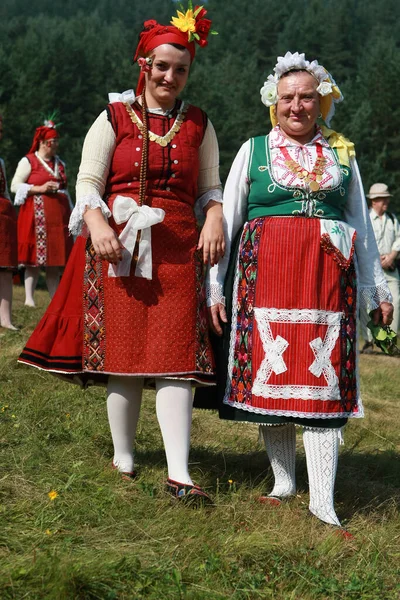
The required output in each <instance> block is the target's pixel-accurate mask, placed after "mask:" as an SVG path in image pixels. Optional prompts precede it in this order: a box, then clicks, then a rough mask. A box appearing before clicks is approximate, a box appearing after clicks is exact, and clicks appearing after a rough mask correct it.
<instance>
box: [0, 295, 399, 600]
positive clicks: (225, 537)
mask: <svg viewBox="0 0 400 600" xmlns="http://www.w3.org/2000/svg"><path fill="white" fill-rule="evenodd" d="M37 297H38V308H37V309H33V310H32V309H27V308H25V307H23V295H22V290H21V289H20V288H16V298H15V303H14V306H15V314H16V318H15V322H16V324H18V325H20V326H21V331H20V332H18V333H11V332H4V331H3V330H0V347H1V362H0V386H1V387H0V449H1V454H0V464H1V474H0V495H1V498H0V500H1V507H0V513H1V524H2V526H1V528H0V589H1V590H2V591H1V593H0V597H1V598H2V599H3V598H5V599H11V598H18V599H19V598H29V599H33V598H45V599H48V598H50V599H57V600H58V599H64V598H65V599H76V598H78V599H101V600H103V599H115V598H118V599H131V598H149V599H154V600H155V599H157V600H158V599H171V600H172V599H176V598H185V599H202V600H203V599H204V600H205V599H207V600H208V599H214V598H215V599H220V598H221V599H223V598H226V599H230V600H242V599H258V598H271V599H272V598H273V599H282V600H287V599H296V600H297V599H301V600H312V599H320V598H322V599H325V598H326V599H331V598H332V599H351V600H353V599H354V600H359V599H360V598H362V599H367V600H378V599H380V600H381V599H385V600H386V599H387V600H395V599H396V600H397V599H398V598H399V595H400V587H399V583H398V582H399V579H400V572H399V564H400V551H399V545H400V519H399V515H398V503H399V497H400V493H399V492H400V461H399V446H400V441H399V437H400V436H399V416H400V369H399V366H400V360H398V359H394V358H388V357H384V356H381V355H372V356H362V360H361V372H362V385H363V399H364V404H365V408H366V415H367V416H366V418H365V419H363V420H355V421H353V422H351V423H350V424H349V425H348V427H347V428H346V432H345V441H346V444H345V446H343V447H342V448H341V456H340V462H339V473H338V479H337V493H336V505H337V509H338V513H339V514H340V516H341V517H342V519H343V520H344V521H345V523H346V526H347V527H348V529H349V530H350V531H351V532H352V533H353V534H355V539H354V540H353V541H350V542H348V541H347V542H346V541H344V540H342V539H340V538H338V537H336V535H334V534H333V532H332V531H331V530H330V528H329V527H325V526H324V525H322V524H320V523H319V522H318V521H316V520H314V519H312V518H310V517H309V516H308V511H307V505H308V496H307V476H306V470H305V462H304V453H303V449H302V443H301V434H300V432H299V433H298V458H297V479H298V491H299V493H298V496H297V497H296V498H295V499H294V501H293V502H290V503H287V504H285V505H283V506H281V507H279V508H272V507H266V506H265V505H260V504H259V503H258V502H257V496H258V495H259V494H260V493H261V492H264V491H266V490H269V489H270V488H271V485H272V477H271V473H270V469H269V465H268V461H267V459H266V456H265V452H264V450H263V448H262V447H261V445H259V443H258V434H257V429H256V428H255V427H253V426H250V425H244V424H241V425H240V424H231V423H226V422H221V421H219V420H218V419H217V418H216V416H215V415H214V414H212V413H210V412H200V411H195V414H194V420H193V435H192V438H193V444H192V452H191V458H190V460H191V470H192V472H193V474H194V477H195V479H196V480H197V481H198V482H199V483H200V484H201V485H202V486H204V487H205V488H206V489H207V491H209V492H210V494H211V495H212V496H213V498H214V499H215V506H214V507H212V508H210V509H199V510H192V509H189V508H185V507H183V506H179V505H178V506H177V505H175V504H174V503H173V502H171V500H170V499H169V498H168V496H167V495H166V494H165V491H164V486H163V482H164V481H165V478H166V466H165V458H164V453H163V447H162V442H161V436H160V433H159V429H158V425H157V421H156V418H155V411H154V394H153V393H152V392H146V396H145V400H144V405H143V411H142V415H141V420H140V424H139V430H138V439H137V459H138V467H139V471H140V475H139V478H138V480H137V481H136V482H134V483H132V482H124V481H121V480H120V478H119V476H118V474H117V473H116V472H115V471H113V470H112V469H111V468H110V464H111V457H112V444H111V439H110V435H109V431H108V425H107V420H106V411H105V402H104V389H102V388H92V389H90V390H87V391H86V392H82V391H81V390H80V389H79V388H78V387H75V386H71V385H68V384H66V383H63V382H62V381H60V380H58V379H56V378H54V377H52V376H50V375H48V374H45V373H42V372H41V371H37V370H36V369H31V368H28V367H24V366H17V364H16V357H17V355H18V353H19V352H20V351H21V350H22V348H23V345H24V343H25V341H26V339H27V337H28V335H29V333H30V332H31V331H32V330H33V328H34V326H35V323H36V322H37V320H38V319H39V316H40V315H41V314H42V313H43V310H44V308H45V306H46V304H47V294H46V293H45V292H44V291H39V292H38V293H37Z"/></svg>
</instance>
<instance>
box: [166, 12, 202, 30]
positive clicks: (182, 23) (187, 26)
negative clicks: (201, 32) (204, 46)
mask: <svg viewBox="0 0 400 600" xmlns="http://www.w3.org/2000/svg"><path fill="white" fill-rule="evenodd" d="M177 14H178V16H177V17H172V21H171V23H172V25H175V27H176V28H177V29H179V30H180V31H182V32H183V33H185V32H186V31H188V32H189V33H195V32H196V19H195V16H194V13H193V10H191V9H189V10H187V11H186V13H185V14H184V13H183V12H181V11H180V10H178V11H177Z"/></svg>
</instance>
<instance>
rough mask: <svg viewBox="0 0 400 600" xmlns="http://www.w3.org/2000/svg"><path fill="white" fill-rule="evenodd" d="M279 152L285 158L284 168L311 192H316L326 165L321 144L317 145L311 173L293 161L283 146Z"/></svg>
mask: <svg viewBox="0 0 400 600" xmlns="http://www.w3.org/2000/svg"><path fill="white" fill-rule="evenodd" d="M281 152H282V154H283V156H284V157H285V166H286V168H287V169H289V171H290V172H291V173H293V174H294V175H296V177H298V179H301V180H302V181H304V183H305V184H306V185H308V187H309V188H310V190H311V191H312V192H318V190H319V188H320V183H321V181H322V175H323V172H324V168H325V165H326V163H327V160H326V158H325V157H324V155H323V153H322V146H321V144H317V160H316V161H315V164H314V167H313V170H312V171H308V170H307V169H305V168H304V167H302V166H301V165H299V163H297V162H296V161H295V160H293V159H292V158H291V156H290V154H289V151H288V149H287V148H286V147H285V146H282V147H281Z"/></svg>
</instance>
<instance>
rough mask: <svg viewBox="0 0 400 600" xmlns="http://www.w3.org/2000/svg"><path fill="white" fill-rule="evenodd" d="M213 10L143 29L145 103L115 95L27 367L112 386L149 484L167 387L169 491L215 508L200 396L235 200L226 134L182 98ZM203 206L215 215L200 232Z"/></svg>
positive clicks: (141, 94)
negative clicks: (226, 209)
mask: <svg viewBox="0 0 400 600" xmlns="http://www.w3.org/2000/svg"><path fill="white" fill-rule="evenodd" d="M205 13H206V11H205V10H204V9H202V8H200V9H194V10H193V9H189V10H188V11H187V12H186V13H185V14H183V13H178V17H176V18H174V19H173V21H172V22H171V23H172V24H171V25H167V26H164V25H159V24H158V23H157V22H156V21H153V20H152V21H146V23H145V24H144V30H143V32H142V33H141V34H140V39H139V44H138V47H137V50H136V55H135V61H136V60H137V62H138V63H139V65H140V68H141V73H140V78H139V83H138V87H137V90H136V94H137V95H136V96H135V94H134V93H133V91H132V90H129V91H128V92H124V93H123V94H121V95H119V94H111V95H110V100H111V103H110V104H109V105H108V106H107V109H106V110H105V111H104V112H102V113H101V114H100V116H99V117H98V118H97V120H96V121H95V123H94V124H93V125H92V127H91V129H90V131H89V133H88V134H87V137H86V140H85V143H84V147H83V153H82V162H81V166H80V170H79V175H78V181H77V204H76V207H75V209H74V211H73V214H72V216H71V221H70V228H71V230H72V232H73V233H77V234H78V233H80V232H81V229H82V226H83V235H81V236H80V237H78V239H77V242H76V244H75V247H74V250H73V253H72V255H71V259H70V261H69V263H68V265H67V268H66V271H65V274H64V276H63V279H62V282H61V285H60V287H59V289H58V291H57V294H56V296H55V298H54V300H53V302H52V303H51V304H50V307H49V309H48V311H47V313H46V315H45V316H44V318H43V319H42V321H41V323H40V324H39V326H38V328H37V329H36V331H35V332H34V334H33V335H32V337H31V338H30V340H29V341H28V343H27V346H26V348H25V349H24V352H23V353H22V355H21V357H20V360H21V362H25V363H28V364H33V365H35V366H38V367H40V368H43V369H47V370H49V371H52V372H55V373H63V374H64V376H65V377H67V378H68V377H69V378H70V379H73V380H74V381H75V382H80V383H81V384H83V385H88V384H106V385H107V395H108V397H107V408H108V416H109V422H110V427H111V433H112V438H113V442H114V459H113V464H114V466H115V467H116V468H118V469H119V471H121V472H122V473H123V474H124V476H125V477H127V476H128V477H134V476H135V475H136V472H135V465H134V457H133V454H132V446H133V443H134V439H135V433H136V426H137V422H138V418H139V410H140V404H141V396H142V390H143V387H144V386H147V385H152V386H155V388H156V393H157V397H156V410H157V417H158V421H159V424H160V428H161V432H162V436H163V440H164V445H165V450H166V457H167V462H168V482H167V487H168V490H169V491H170V492H171V493H172V494H173V495H174V496H176V497H177V498H185V497H186V498H188V497H190V498H193V497H195V496H197V497H198V498H203V499H204V498H205V499H207V496H206V494H205V493H204V492H203V491H202V490H201V489H200V488H199V487H197V486H195V485H194V484H193V481H192V479H191V477H190V474H189V471H188V454H189V445H190V427H191V416H192V404H193V400H192V392H191V386H192V384H193V383H198V384H209V383H212V381H213V379H214V362H213V357H212V354H211V351H210V346H209V339H208V331H207V315H206V302H205V297H204V293H203V272H204V264H205V263H207V262H208V261H210V262H211V264H214V263H215V262H216V261H217V260H218V258H219V257H220V256H221V255H222V254H223V251H224V242H223V233H222V210H221V204H220V202H221V196H222V194H221V187H220V179H219V169H218V165H219V157H218V145H217V140H216V136H215V132H214V129H213V126H212V124H211V122H210V121H209V120H208V118H207V115H206V114H205V113H204V112H203V111H202V110H200V109H199V108H197V107H195V106H192V105H189V104H187V103H185V102H182V101H181V100H179V99H178V96H179V95H180V93H181V92H182V91H183V89H184V87H185V84H186V81H187V78H188V75H189V70H190V67H191V63H192V61H193V59H194V54H195V42H197V43H198V44H199V45H200V46H205V45H206V44H207V34H208V32H209V30H210V26H211V21H209V20H208V19H206V18H204V16H205ZM195 208H196V209H197V210H199V211H200V212H202V213H203V214H204V215H205V224H204V227H203V229H202V231H201V233H200V236H199V232H198V228H197V223H196V218H195ZM88 232H89V234H90V237H89V238H88V239H86V238H87V233H88ZM85 236H86V237H85Z"/></svg>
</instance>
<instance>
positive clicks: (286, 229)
mask: <svg viewBox="0 0 400 600" xmlns="http://www.w3.org/2000/svg"><path fill="white" fill-rule="evenodd" d="M356 295H357V292H356V273H355V267H354V262H353V258H352V256H351V258H350V259H349V260H348V261H347V262H346V261H343V260H341V258H340V256H339V255H338V252H337V250H336V249H335V247H333V246H330V245H329V242H327V240H326V239H324V238H322V237H321V229H320V220H319V219H305V218H290V217H283V218H280V217H272V218H271V217H269V218H268V217H265V218H259V219H254V220H253V221H250V222H249V223H247V224H246V225H245V227H244V230H243V234H242V238H241V243H240V248H239V253H238V262H237V272H236V278H235V283H234V290H233V300H232V307H233V308H232V332H231V338H230V350H229V362H228V364H229V367H228V368H229V372H228V380H227V386H226V391H225V396H224V403H225V404H227V405H230V406H232V407H235V408H238V409H242V410H245V411H248V412H249V413H256V414H264V415H277V416H287V417H289V416H290V417H311V418H312V417H314V418H321V417H322V418H323V417H331V418H333V417H350V416H361V413H362V407H361V404H360V399H359V391H358V381H357V376H356V375H357V374H356V311H357V306H356V304H357V302H356Z"/></svg>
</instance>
